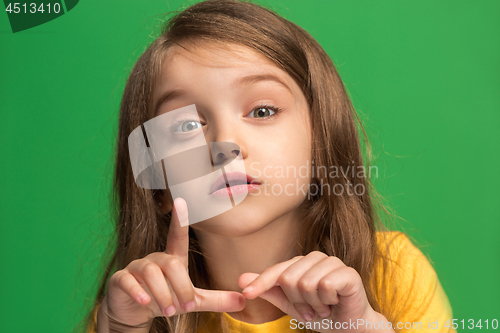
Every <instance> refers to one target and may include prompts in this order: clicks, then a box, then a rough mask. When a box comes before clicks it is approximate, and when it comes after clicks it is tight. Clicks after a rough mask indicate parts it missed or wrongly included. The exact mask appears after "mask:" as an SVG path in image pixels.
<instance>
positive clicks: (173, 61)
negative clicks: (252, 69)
mask: <svg viewBox="0 0 500 333" xmlns="http://www.w3.org/2000/svg"><path fill="white" fill-rule="evenodd" d="M182 62H192V63H194V64H196V65H198V66H204V67H213V68H221V69H222V68H231V67H239V66H251V65H260V66H265V67H275V68H276V69H278V67H277V66H276V65H275V64H274V63H273V62H272V61H271V60H270V59H268V58H266V57H265V56H264V55H263V54H261V53H259V52H257V51H256V50H253V49H251V48H249V47H247V46H244V45H240V44H234V43H222V42H216V41H213V42H212V41H211V42H197V43H196V44H194V43H182V44H178V45H173V46H172V47H170V48H169V49H168V51H167V53H166V55H165V61H164V62H163V66H162V72H163V71H169V70H172V69H175V67H176V66H175V65H177V64H179V63H182Z"/></svg>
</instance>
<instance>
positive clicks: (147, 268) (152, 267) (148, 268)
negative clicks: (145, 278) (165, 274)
mask: <svg viewBox="0 0 500 333" xmlns="http://www.w3.org/2000/svg"><path fill="white" fill-rule="evenodd" d="M159 270H160V268H159V267H158V266H157V265H156V264H155V263H152V262H148V263H147V264H145V265H144V267H143V268H142V272H143V273H144V274H145V275H153V274H156V273H158V272H159Z"/></svg>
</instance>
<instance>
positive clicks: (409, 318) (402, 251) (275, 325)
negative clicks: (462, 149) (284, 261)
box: [88, 232, 456, 333]
mask: <svg viewBox="0 0 500 333" xmlns="http://www.w3.org/2000/svg"><path fill="white" fill-rule="evenodd" d="M377 244H378V246H379V248H380V249H381V252H382V253H383V254H384V255H389V256H390V257H391V261H392V262H393V263H394V264H395V265H394V269H392V270H387V271H384V270H383V267H382V266H381V265H378V266H377V271H376V272H375V273H376V274H375V275H374V276H375V279H376V281H375V284H376V286H377V288H378V294H377V297H378V301H379V303H381V305H382V311H381V312H382V313H383V314H385V313H386V309H390V311H391V313H393V318H397V319H396V320H393V321H392V322H391V325H392V327H393V328H394V329H395V331H396V332H401V333H411V332H422V333H424V332H429V333H430V332H432V333H442V332H453V333H454V332H456V330H453V329H452V328H450V327H451V319H452V310H451V306H450V303H449V301H448V298H447V297H446V294H445V292H444V290H443V287H442V286H441V283H440V282H439V279H438V277H437V275H436V272H435V271H434V269H433V268H432V266H431V264H430V263H429V261H428V260H427V258H426V257H425V256H424V254H423V253H422V252H421V251H420V250H419V249H418V248H417V247H415V245H413V244H412V242H411V241H410V240H409V238H408V237H407V236H406V235H405V234H403V233H400V232H377ZM384 244H390V245H389V246H388V247H385V246H384ZM379 277H383V278H379ZM384 286H389V287H387V288H384ZM97 309H98V307H96V309H95V313H96V316H97ZM215 315H216V314H215V313H214V314H213V316H215ZM386 317H389V316H388V315H386ZM222 318H223V320H224V321H225V323H227V325H228V327H229V328H230V331H231V332H239V333H261V332H262V333H264V332H266V333H274V332H276V333H278V332H279V333H286V332H290V333H299V332H305V330H304V329H302V327H303V326H302V325H301V324H299V323H298V322H297V321H295V320H293V319H292V318H291V317H290V316H289V315H285V316H283V317H281V318H279V319H277V320H274V321H271V322H267V323H263V324H249V323H246V322H242V321H239V320H237V319H234V318H233V317H231V316H230V315H229V314H227V313H223V314H222ZM448 319H449V322H448V327H445V325H446V324H447V320H448ZM216 322H217V321H215V320H214V321H211V322H208V323H207V324H206V325H203V327H200V328H199V329H198V332H199V333H216V332H221V329H220V327H216V326H215V324H214V323H216ZM419 323H420V324H419ZM331 324H332V323H329V325H331ZM373 324H374V325H376V323H373ZM299 325H300V326H299ZM333 325H335V323H333ZM316 327H318V326H316ZM308 328H309V327H308ZM310 328H311V329H313V330H316V329H314V327H310ZM376 328H377V327H376V326H375V327H374V330H373V331H374V332H377V331H379V330H380V329H376ZM88 333H95V331H94V330H93V329H89V331H88Z"/></svg>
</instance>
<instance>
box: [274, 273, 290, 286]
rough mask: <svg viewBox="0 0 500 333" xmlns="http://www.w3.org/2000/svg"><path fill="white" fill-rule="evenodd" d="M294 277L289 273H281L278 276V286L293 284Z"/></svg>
mask: <svg viewBox="0 0 500 333" xmlns="http://www.w3.org/2000/svg"><path fill="white" fill-rule="evenodd" d="M293 282H294V278H293V276H291V275H290V274H286V273H283V274H281V275H280V276H279V277H278V283H279V285H280V286H284V287H290V286H292V285H293Z"/></svg>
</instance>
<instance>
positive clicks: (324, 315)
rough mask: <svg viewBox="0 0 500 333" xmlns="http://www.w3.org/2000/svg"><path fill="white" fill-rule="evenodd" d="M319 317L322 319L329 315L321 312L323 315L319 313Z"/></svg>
mask: <svg viewBox="0 0 500 333" xmlns="http://www.w3.org/2000/svg"><path fill="white" fill-rule="evenodd" d="M319 315H320V316H321V317H323V318H324V317H326V316H328V315H329V313H328V312H323V313H320V314H319Z"/></svg>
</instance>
